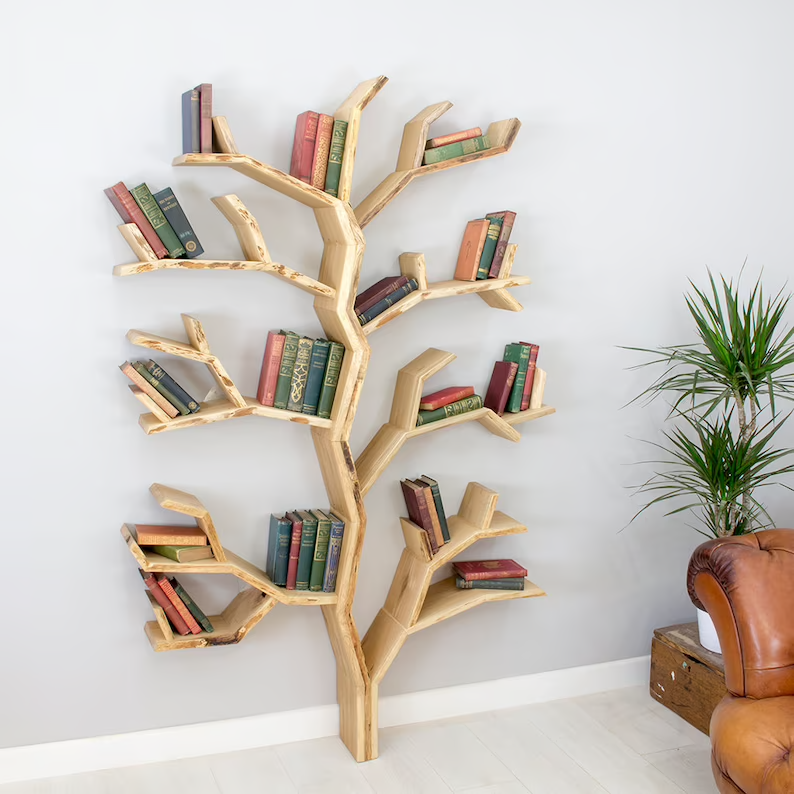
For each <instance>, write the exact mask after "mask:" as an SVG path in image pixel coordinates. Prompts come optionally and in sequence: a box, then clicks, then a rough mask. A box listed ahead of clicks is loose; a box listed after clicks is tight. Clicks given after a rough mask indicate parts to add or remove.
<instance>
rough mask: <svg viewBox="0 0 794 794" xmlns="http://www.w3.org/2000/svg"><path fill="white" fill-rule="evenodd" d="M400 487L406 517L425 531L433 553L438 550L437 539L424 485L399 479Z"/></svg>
mask: <svg viewBox="0 0 794 794" xmlns="http://www.w3.org/2000/svg"><path fill="white" fill-rule="evenodd" d="M400 488H402V492H403V498H404V499H405V506H406V508H407V509H408V518H410V519H411V521H413V522H414V524H416V525H417V526H418V527H421V528H422V529H423V530H424V531H425V532H426V533H427V539H428V541H429V542H430V552H431V554H435V553H436V552H437V551H438V541H437V540H436V536H435V533H434V532H433V521H432V519H431V517H430V510H429V509H428V506H427V499H426V497H425V491H424V487H423V486H421V485H417V484H416V483H415V482H411V480H400Z"/></svg>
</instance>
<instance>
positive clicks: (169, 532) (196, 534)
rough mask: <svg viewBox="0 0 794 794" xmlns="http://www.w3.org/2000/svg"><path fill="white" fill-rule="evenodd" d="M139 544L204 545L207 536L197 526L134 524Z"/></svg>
mask: <svg viewBox="0 0 794 794" xmlns="http://www.w3.org/2000/svg"><path fill="white" fill-rule="evenodd" d="M133 526H134V527H135V538H136V540H137V541H138V545H139V546H206V545H207V536H206V535H205V534H204V533H203V532H202V530H201V529H200V528H199V527H197V526H192V527H186V526H171V525H162V524H134V525H133Z"/></svg>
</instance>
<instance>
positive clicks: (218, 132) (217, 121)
mask: <svg viewBox="0 0 794 794" xmlns="http://www.w3.org/2000/svg"><path fill="white" fill-rule="evenodd" d="M212 131H213V132H214V133H215V145H216V146H217V147H218V150H219V151H220V152H221V153H223V154H239V153H240V152H239V151H238V149H237V144H236V143H235V142H234V136H233V135H232V129H231V127H230V126H229V122H228V121H227V120H226V116H213V117H212Z"/></svg>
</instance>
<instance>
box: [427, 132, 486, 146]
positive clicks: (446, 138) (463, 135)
mask: <svg viewBox="0 0 794 794" xmlns="http://www.w3.org/2000/svg"><path fill="white" fill-rule="evenodd" d="M481 136H482V130H481V129H480V128H479V127H472V128H471V129H470V130H462V131H461V132H453V133H452V134H450V135H442V136H440V137H439V138H431V139H430V140H429V141H428V142H427V143H426V144H425V148H426V149H438V148H439V147H440V146H449V144H451V143H458V142H459V141H467V140H469V138H479V137H481Z"/></svg>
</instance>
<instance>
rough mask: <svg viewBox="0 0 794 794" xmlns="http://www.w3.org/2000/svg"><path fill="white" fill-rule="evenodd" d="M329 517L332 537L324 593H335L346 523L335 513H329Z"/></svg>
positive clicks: (324, 576)
mask: <svg viewBox="0 0 794 794" xmlns="http://www.w3.org/2000/svg"><path fill="white" fill-rule="evenodd" d="M328 516H329V517H330V519H331V535H330V537H329V540H328V559H327V560H326V563H325V573H324V574H323V592H324V593H333V592H335V590H336V575H337V573H338V571H339V559H340V557H341V554H342V540H343V538H344V535H345V522H344V521H342V519H341V518H339V516H337V515H336V514H335V513H328Z"/></svg>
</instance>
